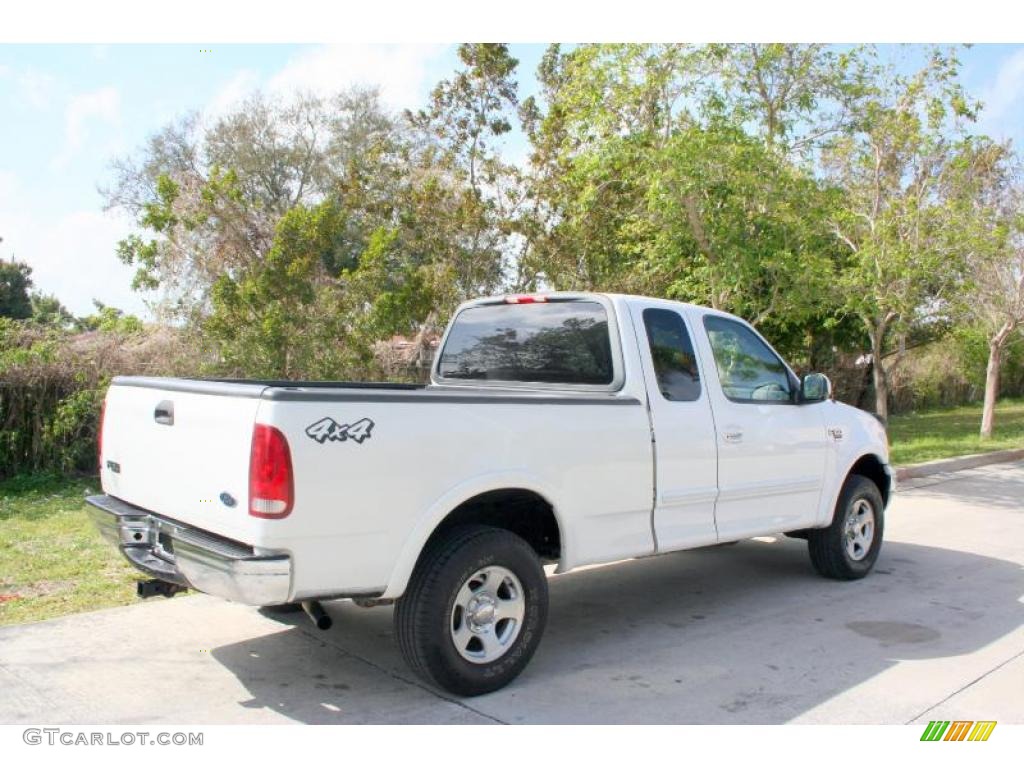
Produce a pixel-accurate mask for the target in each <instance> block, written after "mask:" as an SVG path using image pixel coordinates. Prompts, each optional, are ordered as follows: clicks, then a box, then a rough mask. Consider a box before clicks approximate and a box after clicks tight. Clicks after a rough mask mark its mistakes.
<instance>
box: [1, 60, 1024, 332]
mask: <svg viewBox="0 0 1024 768" xmlns="http://www.w3.org/2000/svg"><path fill="white" fill-rule="evenodd" d="M510 47H511V51H512V54H513V55H514V56H516V57H517V58H518V59H519V60H520V68H519V73H518V79H519V83H520V96H521V97H525V96H527V95H529V94H530V93H532V92H533V91H534V90H535V89H536V78H535V77H534V73H535V71H536V68H537V64H538V63H539V61H540V57H541V55H542V54H543V51H544V46H543V45H512V46H510ZM960 58H961V61H962V63H963V70H962V74H963V82H964V84H965V86H966V87H967V89H968V91H969V92H970V93H971V94H972V95H973V96H975V97H976V98H979V99H981V100H982V101H983V102H985V104H986V108H985V110H984V111H983V112H982V116H981V119H980V121H979V125H978V130H980V131H982V132H985V133H988V134H989V135H991V136H993V137H995V138H998V139H1003V138H1010V139H1013V141H1014V143H1015V144H1016V145H1017V146H1018V147H1024V46H1022V45H1016V46H1014V45H977V46H974V47H972V48H970V49H966V50H963V51H961V53H960ZM456 66H457V57H456V52H455V45H439V44H399V45H308V46H301V45H226V46H214V47H213V48H211V49H200V48H199V47H198V46H186V45H110V46H95V45H0V238H2V242H0V258H4V259H10V258H12V257H13V258H16V259H18V260H19V261H23V262H26V263H28V264H29V265H31V266H32V268H33V275H32V277H33V280H34V282H35V287H36V289H37V290H39V291H42V292H44V293H48V294H55V295H56V296H57V298H59V299H60V300H61V301H62V302H63V303H64V304H65V305H66V306H67V307H68V308H69V309H70V310H71V311H72V312H73V313H75V314H87V313H89V312H90V311H92V301H93V299H97V300H99V301H101V302H103V303H104V304H108V305H113V306H116V307H119V308H121V309H125V310H127V311H129V312H134V313H136V314H140V315H142V316H144V317H146V316H148V312H147V310H146V307H145V300H146V298H147V294H140V293H137V292H133V291H132V290H131V286H130V283H131V276H132V269H131V268H130V267H128V266H125V265H124V264H121V263H120V262H119V261H118V259H117V256H116V252H115V248H116V244H117V242H118V240H120V239H121V238H123V237H124V236H126V235H127V234H129V233H130V232H131V231H132V226H131V222H130V221H129V220H127V219H126V218H125V217H124V216H123V215H120V214H118V213H117V212H113V211H109V212H108V211H104V210H103V197H102V195H101V194H100V191H99V189H100V188H101V187H102V186H103V185H105V184H108V183H109V182H110V181H111V178H112V177H111V169H110V167H111V162H112V161H113V160H114V159H115V158H117V157H122V156H125V155H130V154H132V153H133V152H135V151H136V150H138V148H140V147H141V146H142V145H143V143H144V142H145V140H146V138H147V137H148V136H149V135H151V134H153V133H154V132H156V131H158V130H159V129H160V128H161V127H162V126H164V125H165V124H166V123H168V122H170V121H171V120H173V119H175V118H176V117H179V116H181V115H184V114H187V113H188V112H191V111H201V112H204V113H206V114H210V115H215V114H218V113H220V112H223V111H225V110H227V109H228V108H230V106H231V105H232V104H234V103H237V102H238V101H239V100H241V99H242V98H244V97H245V96H246V95H248V94H249V93H251V92H253V91H254V90H256V89H260V90H263V91H265V92H269V93H272V94H275V93H280V94H288V93H292V92H295V91H297V90H306V91H314V92H320V93H331V92H334V91H337V90H342V89H344V88H346V87H349V86H352V85H376V86H378V87H379V88H380V89H381V94H382V98H383V100H384V103H385V105H386V106H389V107H390V108H393V109H395V110H399V109H403V108H409V107H411V108H415V107H419V106H422V105H424V104H425V103H426V100H427V98H428V95H429V93H430V90H431V88H432V87H433V86H434V85H435V84H436V83H437V82H438V81H439V80H441V79H442V78H444V77H447V76H448V75H449V74H450V73H451V72H453V71H454V70H455V68H456ZM507 151H508V152H509V154H510V156H511V157H523V156H524V155H525V148H524V146H523V145H522V138H521V137H514V138H513V139H512V140H511V142H510V144H509V146H508V147H507Z"/></svg>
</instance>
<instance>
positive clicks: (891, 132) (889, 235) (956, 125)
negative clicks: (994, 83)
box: [823, 50, 974, 420]
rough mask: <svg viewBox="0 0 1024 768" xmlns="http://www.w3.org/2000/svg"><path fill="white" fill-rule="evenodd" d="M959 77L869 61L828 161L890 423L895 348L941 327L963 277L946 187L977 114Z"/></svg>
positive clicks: (849, 301) (850, 300) (842, 285)
mask: <svg viewBox="0 0 1024 768" xmlns="http://www.w3.org/2000/svg"><path fill="white" fill-rule="evenodd" d="M958 73H959V62H958V61H957V59H956V58H955V56H954V55H953V54H952V53H949V52H944V51H940V50H934V51H932V52H931V53H930V55H929V57H928V60H927V61H926V62H925V64H924V65H923V66H922V67H921V68H920V69H919V70H918V71H916V72H914V73H912V74H909V75H906V74H902V73H900V72H898V71H897V70H896V69H895V68H894V67H892V66H879V65H877V64H875V63H874V62H873V61H870V60H866V61H865V62H864V65H863V67H862V68H861V70H860V74H859V75H858V78H859V79H860V80H861V81H862V82H866V83H869V85H865V86H864V87H863V88H862V89H861V92H860V94H859V95H858V97H857V98H856V100H855V101H854V103H853V104H852V105H851V109H852V121H851V123H850V125H849V127H848V128H847V129H846V130H845V131H844V132H843V133H842V134H840V135H839V136H837V137H836V138H834V139H833V140H832V141H830V142H829V143H828V145H827V146H826V148H825V150H824V153H823V170H824V173H825V174H826V177H827V178H828V180H829V181H830V182H831V183H832V184H833V185H834V186H836V187H837V188H840V189H842V191H843V193H842V195H841V196H839V198H838V200H837V204H836V207H835V210H834V213H833V215H832V217H831V226H832V230H833V233H834V235H835V237H836V239H837V240H838V241H839V242H840V243H842V244H843V245H844V246H845V250H846V257H845V258H844V260H843V265H842V270H841V272H840V276H839V280H838V288H839V294H838V295H839V296H840V297H841V298H842V303H843V308H844V309H845V310H846V311H847V312H849V313H851V314H852V315H854V316H855V317H857V318H859V319H860V321H861V323H862V325H863V327H864V330H865V332H866V335H867V338H868V341H869V343H870V350H871V361H872V368H873V382H874V389H875V412H876V413H877V414H878V416H879V417H880V418H882V419H883V420H885V419H887V418H888V414H889V390H890V373H891V367H892V366H893V365H896V364H898V362H899V360H900V358H901V355H900V354H899V353H898V352H897V354H896V355H893V356H891V357H890V356H888V355H887V353H888V352H889V351H890V349H889V345H890V342H891V340H892V339H893V338H897V339H899V338H901V337H904V336H905V335H906V334H907V333H908V332H909V330H910V329H911V328H912V327H913V326H914V325H915V324H922V323H925V324H927V323H929V322H934V321H936V319H937V318H938V316H939V315H941V313H942V307H943V304H944V302H945V301H946V300H947V299H948V298H949V292H950V290H951V289H952V288H953V287H955V286H956V285H957V284H958V282H959V280H960V278H961V275H962V274H963V265H964V253H963V250H962V249H961V248H959V247H957V246H956V241H955V238H950V237H948V236H947V234H948V233H949V232H950V231H951V228H954V229H955V227H956V226H957V222H956V221H955V220H954V219H953V218H951V217H950V216H949V208H948V207H947V206H946V205H945V202H944V200H943V189H942V183H941V182H942V179H943V176H944V173H945V172H946V170H947V169H948V168H949V166H950V163H951V162H952V161H953V158H954V157H955V154H956V149H957V146H958V143H959V141H960V137H961V135H962V131H963V121H964V120H968V119H971V118H972V117H973V114H974V108H973V107H972V106H971V105H969V104H968V102H967V99H966V97H965V95H964V93H963V89H962V87H961V85H960V83H959V81H958ZM900 346H901V345H900V344H898V345H897V350H899V349H900Z"/></svg>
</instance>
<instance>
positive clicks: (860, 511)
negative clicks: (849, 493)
mask: <svg viewBox="0 0 1024 768" xmlns="http://www.w3.org/2000/svg"><path fill="white" fill-rule="evenodd" d="M874 540H875V510H874V509H873V508H872V506H871V502H869V501H868V500H867V499H857V501H855V502H854V503H853V509H851V510H850V515H849V517H847V518H846V529H845V541H846V554H848V555H849V556H850V559H851V560H863V559H864V558H865V557H867V554H868V551H870V549H871V543H872V542H873V541H874Z"/></svg>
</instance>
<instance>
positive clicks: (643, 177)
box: [522, 45, 836, 345]
mask: <svg viewBox="0 0 1024 768" xmlns="http://www.w3.org/2000/svg"><path fill="white" fill-rule="evenodd" d="M727 52H728V49H726V51H725V53H727ZM723 58H724V53H723V51H722V50H720V49H718V48H710V49H708V48H694V47H690V46H678V45H673V46H637V45H629V46H604V45H601V46H582V47H580V48H577V49H574V50H573V51H571V52H570V53H568V54H563V53H561V51H560V49H558V48H557V47H552V48H551V49H549V51H548V53H547V54H546V56H545V59H544V61H543V63H542V66H541V70H540V80H541V84H542V89H543V93H542V95H543V99H544V102H545V105H546V107H545V108H544V109H542V108H541V106H540V105H539V103H538V102H536V101H528V102H527V103H526V104H524V108H523V110H522V113H523V119H524V125H525V128H526V130H527V133H528V135H529V136H530V139H531V142H532V145H533V148H534V152H533V156H532V161H533V169H532V174H531V182H532V185H533V186H532V193H533V196H534V198H535V199H537V200H538V201H539V204H538V205H537V206H536V209H535V210H536V211H537V212H538V215H537V219H538V221H537V224H536V226H535V229H534V231H533V232H532V234H531V237H532V241H531V251H530V254H529V256H528V259H529V260H530V261H531V264H530V266H532V268H533V269H534V271H535V273H536V274H537V275H538V276H539V277H540V279H541V280H543V281H544V282H548V283H551V284H553V285H555V286H556V287H559V288H570V289H597V290H615V291H624V292H634V293H648V294H653V295H659V296H668V297H672V298H679V299H684V300H690V301H697V302H701V303H707V304H710V305H712V306H714V307H718V308H722V309H728V310H731V311H734V312H737V313H739V314H741V315H744V316H746V317H748V318H750V319H751V320H752V321H754V322H755V323H758V324H767V325H770V326H772V327H773V331H775V332H777V333H776V336H777V335H778V333H784V334H785V335H787V336H788V337H789V338H790V339H792V344H793V345H797V344H802V343H803V341H804V339H803V336H805V335H806V330H807V328H809V327H810V326H811V325H812V324H820V318H821V308H822V306H823V305H824V304H825V303H826V302H827V300H828V295H829V285H830V278H831V276H832V274H833V271H834V262H835V253H836V248H835V245H834V243H833V242H832V240H831V235H830V234H829V232H828V230H827V229H826V228H825V226H824V221H825V216H826V212H827V210H828V201H829V199H830V195H831V192H830V191H829V190H828V189H825V188H822V187H821V185H819V184H818V183H817V181H816V180H815V179H814V177H813V176H811V175H810V174H808V173H806V172H805V171H804V170H803V169H802V168H801V167H800V166H798V165H797V164H795V163H794V162H793V161H792V160H791V158H790V157H789V155H788V154H787V152H786V151H785V149H784V147H783V146H782V142H780V141H773V140H766V138H765V137H764V136H761V135H757V134H752V133H750V132H748V125H749V124H750V123H751V120H753V119H754V118H755V109H754V107H753V106H749V105H745V103H743V102H742V101H741V100H738V99H737V98H736V97H735V95H730V94H729V93H726V92H723V91H722V90H720V88H721V87H722V86H721V83H723V82H724V81H723V80H722V79H720V78H719V79H716V78H715V77H712V75H715V74H716V73H717V74H718V75H721V74H722V73H723V72H724V71H725V66H726V63H725V62H723ZM816 66H818V67H819V68H822V69H823V68H824V67H825V64H824V63H818V64H817V65H816ZM731 77H732V78H733V79H732V80H729V82H733V81H734V80H735V79H736V78H737V77H738V75H734V76H731ZM715 83H718V85H715ZM733 87H734V88H738V86H733ZM772 104H773V106H772V109H773V110H774V113H773V114H774V115H775V117H773V118H772V120H774V124H773V127H772V129H771V130H772V131H774V132H775V134H777V136H782V135H784V133H785V130H784V128H788V126H790V124H791V122H792V123H795V122H796V120H797V118H796V117H794V118H792V119H791V118H789V117H785V118H784V116H788V115H789V114H790V111H793V110H795V107H793V109H792V110H791V109H790V106H789V103H788V101H785V99H784V98H783V97H782V96H780V97H779V101H778V102H775V101H773V102H772Z"/></svg>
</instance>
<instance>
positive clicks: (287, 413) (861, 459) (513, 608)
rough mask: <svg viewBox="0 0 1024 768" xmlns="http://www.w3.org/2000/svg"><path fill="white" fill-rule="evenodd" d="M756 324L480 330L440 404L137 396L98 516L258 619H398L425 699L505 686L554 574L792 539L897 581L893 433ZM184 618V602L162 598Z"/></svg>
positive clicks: (549, 324) (498, 306)
mask: <svg viewBox="0 0 1024 768" xmlns="http://www.w3.org/2000/svg"><path fill="white" fill-rule="evenodd" d="M830 390H831V386H830V384H829V382H828V379H827V378H825V377H824V376H822V375H820V374H810V375H808V376H805V377H804V378H803V380H802V381H801V380H799V379H798V378H797V377H796V376H795V374H794V373H793V372H792V370H791V369H790V368H789V367H788V366H787V365H786V363H785V362H784V361H783V360H782V358H781V357H780V356H779V355H778V354H777V353H776V352H775V351H774V350H773V349H772V347H771V346H770V345H769V344H768V343H767V342H766V341H765V340H764V339H763V338H762V337H761V336H760V335H759V334H758V333H757V331H755V330H754V329H753V328H752V327H751V326H750V325H748V324H747V323H745V322H744V321H742V320H740V319H738V318H736V317H733V316H731V315H728V314H725V313H723V312H718V311H715V310H711V309H706V308H702V307H698V306H693V305H688V304H681V303H677V302H672V301H663V300H659V299H648V298H640V297H633V296H621V295H604V294H589V293H586V294H584V293H551V294H542V295H535V296H518V295H517V296H502V297H495V298H486V299H480V300H477V301H472V302H469V303H467V304H464V305H463V306H461V307H460V308H459V309H458V311H457V312H456V314H455V316H454V318H453V320H452V322H451V324H450V325H449V327H448V330H447V332H446V334H445V336H444V338H443V339H442V342H441V345H440V347H439V352H438V354H437V356H436V359H435V362H434V367H433V370H432V375H431V383H430V384H429V385H426V386H418V385H397V384H396V385H389V384H346V383H330V382H296V381H211V380H184V379H157V378H135V377H119V378H116V379H114V381H113V384H112V386H111V387H110V391H109V392H108V394H107V397H106V402H105V408H104V416H103V420H102V425H101V434H100V466H101V477H102V485H103V491H104V495H101V496H94V497H91V498H89V500H88V501H89V503H90V504H91V505H92V509H91V511H92V513H93V516H94V518H95V520H96V522H97V524H98V525H99V527H100V529H101V531H103V532H104V533H105V534H106V535H107V536H108V537H109V538H110V539H112V540H113V541H114V542H115V543H116V544H117V545H118V547H119V548H120V549H121V551H122V552H123V553H124V555H125V556H126V557H127V558H128V559H129V560H130V561H131V562H132V563H134V564H135V565H136V566H137V567H138V568H139V569H140V570H141V571H143V572H145V573H146V574H148V575H149V576H150V577H155V578H156V579H159V580H160V581H159V582H155V583H157V584H161V585H167V586H169V587H171V589H172V590H173V589H174V588H175V587H173V586H171V585H177V586H178V587H188V588H194V589H197V590H199V591H202V592H207V593H209V594H212V595H219V596H221V597H223V598H226V599H228V600H234V601H238V602H242V603H248V604H251V605H262V606H270V605H286V604H296V603H301V604H302V605H303V606H304V607H305V608H306V610H307V612H309V613H310V614H311V616H313V617H314V618H319V619H320V620H321V624H322V625H328V624H329V620H328V619H327V618H326V616H325V615H324V614H323V613H322V608H320V604H319V602H317V601H319V600H326V599H336V598H351V599H354V600H355V601H356V602H358V603H359V604H361V605H375V604H382V603H388V602H391V601H395V602H396V605H395V634H396V636H397V638H398V643H399V646H400V647H401V650H402V653H403V654H404V656H405V658H406V660H407V661H408V662H409V664H410V665H411V666H412V668H413V669H414V670H415V671H416V672H418V673H419V674H420V675H422V676H423V677H425V678H426V679H428V680H429V681H432V682H434V683H435V684H437V685H439V686H441V687H443V688H445V689H447V690H449V691H451V692H454V693H456V694H460V695H474V694H480V693H484V692H487V691H492V690H495V689H497V688H500V687H501V686H503V685H505V684H506V683H508V682H509V681H510V680H512V679H513V678H514V677H515V676H516V675H518V674H519V672H521V671H522V669H523V668H524V666H525V665H526V664H527V662H528V661H529V659H530V657H531V655H532V654H533V652H534V651H535V650H536V648H537V645H538V643H539V642H540V638H541V634H542V632H543V630H544V625H545V621H546V614H547V581H546V579H545V572H544V570H543V565H544V564H555V565H556V566H557V568H556V571H557V572H565V571H568V570H571V569H573V568H577V567H579V566H582V565H589V564H594V563H606V562H611V561H615V560H621V559H624V558H635V557H646V556H649V555H656V554H660V553H662V552H672V551H676V550H681V549H688V548H693V547H703V546H709V545H714V544H722V543H726V542H733V541H737V540H740V539H743V538H747V537H753V536H760V535H765V534H773V533H787V534H789V535H793V536H798V537H801V538H806V539H807V542H808V545H809V550H810V557H811V562H812V563H813V565H814V568H815V569H816V570H817V571H818V572H819V573H821V574H822V575H824V576H827V577H831V578H835V579H857V578H860V577H862V576H865V575H866V574H867V573H868V572H869V571H870V570H871V568H872V566H873V565H874V563H875V560H876V558H877V557H878V552H879V548H880V546H881V543H882V527H883V514H884V510H885V507H886V504H887V503H888V501H889V498H890V496H891V494H892V492H893V476H892V472H891V470H890V467H889V459H888V444H887V441H886V435H885V430H884V429H883V427H882V426H881V425H880V424H879V422H878V421H877V420H876V419H875V418H874V417H872V416H870V415H869V414H867V413H864V412H862V411H859V410H857V409H855V408H852V407H849V406H846V405H842V404H840V403H837V402H835V401H834V400H833V399H832V398H831V391H830ZM165 594H166V592H165Z"/></svg>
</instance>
